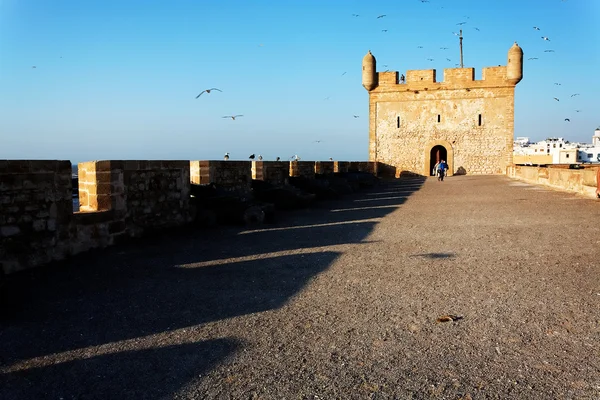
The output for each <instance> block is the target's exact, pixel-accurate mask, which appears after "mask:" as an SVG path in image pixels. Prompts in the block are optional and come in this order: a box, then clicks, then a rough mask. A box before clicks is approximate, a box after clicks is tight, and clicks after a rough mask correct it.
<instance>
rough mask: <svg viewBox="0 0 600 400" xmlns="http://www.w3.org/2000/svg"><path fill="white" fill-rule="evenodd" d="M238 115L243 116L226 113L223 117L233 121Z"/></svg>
mask: <svg viewBox="0 0 600 400" xmlns="http://www.w3.org/2000/svg"><path fill="white" fill-rule="evenodd" d="M238 117H243V115H226V116H224V117H223V118H231V119H232V120H234V121H235V119H236V118H238Z"/></svg>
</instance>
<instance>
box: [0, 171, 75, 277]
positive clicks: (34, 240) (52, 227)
mask: <svg viewBox="0 0 600 400" xmlns="http://www.w3.org/2000/svg"><path fill="white" fill-rule="evenodd" d="M71 198H72V182H71V162H70V161H55V160H52V161H46V160H0V267H1V268H2V269H3V271H4V272H5V273H12V272H15V271H18V270H21V269H24V268H28V267H31V266H35V265H41V264H45V263H48V262H50V261H52V260H55V259H60V258H63V257H64V256H65V255H66V254H67V253H68V251H69V248H68V243H69V224H70V222H71V218H72V215H73V205H72V200H71Z"/></svg>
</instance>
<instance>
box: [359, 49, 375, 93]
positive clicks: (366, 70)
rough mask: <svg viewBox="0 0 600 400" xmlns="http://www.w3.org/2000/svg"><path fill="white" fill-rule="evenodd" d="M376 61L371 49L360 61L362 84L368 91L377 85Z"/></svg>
mask: <svg viewBox="0 0 600 400" xmlns="http://www.w3.org/2000/svg"><path fill="white" fill-rule="evenodd" d="M376 66H377V61H376V60H375V57H373V54H371V50H369V52H368V53H367V55H366V56H364V57H363V61H362V84H363V86H364V88H365V89H367V90H368V91H369V92H370V91H371V90H373V89H375V88H376V87H377V72H375V71H376Z"/></svg>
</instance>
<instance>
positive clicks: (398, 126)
mask: <svg viewBox="0 0 600 400" xmlns="http://www.w3.org/2000/svg"><path fill="white" fill-rule="evenodd" d="M396 127H397V128H400V117H398V118H397V119H396Z"/></svg>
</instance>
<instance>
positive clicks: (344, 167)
mask: <svg viewBox="0 0 600 400" xmlns="http://www.w3.org/2000/svg"><path fill="white" fill-rule="evenodd" d="M349 166H350V161H334V162H333V172H348V167H349Z"/></svg>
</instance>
